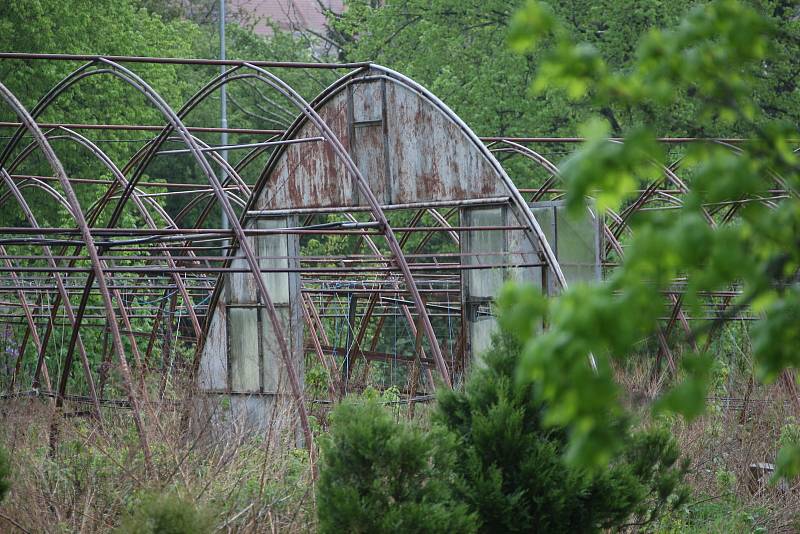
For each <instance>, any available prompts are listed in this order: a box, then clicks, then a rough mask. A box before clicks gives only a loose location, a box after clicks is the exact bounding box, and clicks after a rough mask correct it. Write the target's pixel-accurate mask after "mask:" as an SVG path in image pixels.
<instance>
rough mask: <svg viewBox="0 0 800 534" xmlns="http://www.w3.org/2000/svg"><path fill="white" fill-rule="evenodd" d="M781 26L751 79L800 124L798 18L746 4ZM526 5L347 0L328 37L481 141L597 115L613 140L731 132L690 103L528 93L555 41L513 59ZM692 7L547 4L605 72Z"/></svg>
mask: <svg viewBox="0 0 800 534" xmlns="http://www.w3.org/2000/svg"><path fill="white" fill-rule="evenodd" d="M750 3H751V4H752V5H753V6H755V7H756V8H757V9H758V10H759V12H760V13H762V14H763V15H764V16H766V17H768V18H769V19H770V20H771V21H773V23H774V24H775V25H776V27H777V28H779V30H780V31H779V32H777V33H776V34H774V35H773V45H774V48H775V50H776V52H777V54H774V55H771V56H770V57H769V59H768V61H766V62H765V63H764V64H763V70H761V72H759V73H757V76H756V77H755V80H754V82H755V84H754V91H755V94H754V101H755V102H756V103H757V104H758V106H759V108H760V109H762V110H763V111H764V112H765V114H766V115H768V116H771V117H777V118H783V119H785V120H789V121H794V122H795V123H797V122H800V101H798V99H797V98H796V93H795V90H796V87H797V73H798V72H799V71H800V40H798V35H800V21H799V20H798V17H797V12H796V7H794V6H795V3H794V2H792V1H791V0H784V1H778V0H752V1H751V2H750ZM524 4H525V3H524V1H523V0H514V1H511V2H508V1H503V0H432V1H431V0H387V1H386V2H375V1H372V0H350V1H348V2H347V10H346V11H345V12H344V14H342V15H333V14H331V15H330V17H331V23H332V27H333V32H332V38H333V39H335V40H336V41H337V42H338V43H340V46H341V50H342V59H346V60H352V61H367V60H370V61H375V62H377V63H381V64H384V65H386V66H389V67H392V68H394V69H397V70H399V71H400V72H403V73H404V74H406V75H408V76H410V77H412V78H414V79H415V80H417V81H418V82H420V83H422V84H423V85H425V86H427V87H428V88H429V89H431V90H432V91H433V93H434V94H436V95H437V96H439V97H440V98H442V99H443V100H444V101H445V102H446V103H447V104H448V105H450V106H451V107H452V108H453V110H454V111H455V112H456V113H458V114H459V115H460V116H461V117H462V118H463V119H464V120H465V121H466V122H467V124H469V125H470V126H471V127H472V128H473V129H474V130H475V131H476V132H477V133H478V134H479V135H489V136H491V135H509V136H514V135H523V136H525V135H536V136H547V135H566V136H574V135H575V133H576V128H577V126H578V125H579V124H580V123H581V122H582V121H584V120H586V119H588V118H589V117H591V116H593V115H594V114H595V113H596V112H599V113H600V114H601V115H602V116H603V117H605V118H606V119H607V120H608V121H609V123H610V124H611V131H612V133H613V134H614V135H622V133H623V132H624V131H625V130H626V129H627V128H630V127H632V126H635V125H637V124H640V123H642V122H643V121H646V122H647V124H649V125H651V126H652V127H653V129H654V130H655V131H657V132H658V134H659V135H664V136H667V135H679V136H683V135H690V136H694V135H697V136H702V135H717V134H722V133H723V132H724V133H725V134H726V135H731V133H732V130H731V128H730V127H727V126H725V127H723V128H721V129H720V128H716V127H715V125H713V124H709V123H700V122H697V121H695V120H694V114H695V111H696V110H697V107H696V104H695V102H694V101H693V100H692V99H683V98H676V99H675V100H674V101H673V102H670V103H669V105H668V106H661V107H650V106H630V105H628V103H626V102H623V101H619V100H617V101H607V102H604V103H603V105H602V106H601V107H596V106H595V104H596V102H592V101H589V100H570V99H569V98H567V97H566V95H564V94H562V93H560V92H557V91H551V90H547V89H546V88H543V89H545V90H542V91H539V92H537V93H535V94H533V95H531V94H530V93H529V92H528V90H527V89H528V87H529V86H530V85H531V83H532V81H533V79H534V78H535V77H536V74H537V71H538V68H539V66H540V64H541V61H542V59H543V58H544V56H545V55H546V54H547V52H548V51H549V50H552V49H553V48H554V47H555V46H556V43H555V41H553V40H550V39H543V40H542V42H540V43H539V44H540V46H539V47H538V48H536V49H532V48H526V49H525V50H524V53H521V54H514V53H513V52H512V51H511V50H509V49H508V47H507V46H506V38H507V36H508V32H509V28H510V27H511V25H512V19H513V18H514V13H515V12H517V11H518V10H519V9H520V8H521V7H522V6H523V5H524ZM702 4H703V2H702V1H698V0H671V1H669V2H664V1H662V0H552V1H551V2H549V8H550V10H551V12H552V14H553V16H554V17H556V18H557V19H558V21H559V25H560V28H561V29H562V31H563V32H564V33H565V35H566V36H569V38H570V39H572V40H575V41H578V42H582V43H585V44H587V45H590V46H591V48H592V50H593V51H594V53H596V55H597V56H598V57H599V58H602V60H603V62H604V64H605V65H607V66H608V68H609V69H612V70H616V71H620V72H625V71H627V70H629V69H630V68H631V67H632V65H633V64H634V63H635V61H636V58H637V44H638V42H639V40H640V39H641V37H642V36H643V35H644V34H646V33H647V32H648V31H650V30H652V29H664V28H669V27H673V26H675V25H676V24H677V23H678V22H679V21H680V20H681V17H682V16H684V15H685V14H686V13H687V12H688V11H689V10H690V9H691V8H692V7H693V6H697V5H702Z"/></svg>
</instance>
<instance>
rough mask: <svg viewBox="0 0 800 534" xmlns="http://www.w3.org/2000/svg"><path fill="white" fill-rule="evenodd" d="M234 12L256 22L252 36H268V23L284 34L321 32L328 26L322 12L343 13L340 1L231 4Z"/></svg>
mask: <svg viewBox="0 0 800 534" xmlns="http://www.w3.org/2000/svg"><path fill="white" fill-rule="evenodd" d="M230 1H231V7H233V8H234V9H235V10H237V11H242V12H250V13H252V15H253V17H254V18H255V19H256V20H257V21H258V22H257V24H256V25H255V28H254V30H255V32H256V33H259V34H265V33H270V27H269V20H272V21H274V22H276V23H278V25H279V26H280V27H281V28H284V29H286V30H312V31H314V32H322V31H324V30H325V28H326V26H327V20H326V19H325V13H324V11H325V10H326V9H330V10H332V11H334V12H336V13H341V12H343V11H344V1H343V0H230Z"/></svg>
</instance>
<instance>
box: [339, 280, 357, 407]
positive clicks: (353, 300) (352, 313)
mask: <svg viewBox="0 0 800 534" xmlns="http://www.w3.org/2000/svg"><path fill="white" fill-rule="evenodd" d="M349 301H350V302H349V309H348V310H347V335H346V337H345V339H346V341H345V345H344V363H343V365H342V386H343V391H342V396H344V395H345V394H346V393H347V382H348V380H349V379H350V363H351V361H352V357H351V353H352V350H353V348H354V347H355V338H356V337H355V335H354V334H355V330H356V309H357V306H358V296H357V295H356V294H355V293H350V299H349Z"/></svg>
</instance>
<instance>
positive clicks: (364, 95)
mask: <svg viewBox="0 0 800 534" xmlns="http://www.w3.org/2000/svg"><path fill="white" fill-rule="evenodd" d="M382 84H383V82H381V81H368V82H360V83H354V84H352V85H351V86H350V87H351V89H350V91H351V98H352V99H353V121H354V122H355V123H360V122H372V121H380V120H382V117H383V91H382Z"/></svg>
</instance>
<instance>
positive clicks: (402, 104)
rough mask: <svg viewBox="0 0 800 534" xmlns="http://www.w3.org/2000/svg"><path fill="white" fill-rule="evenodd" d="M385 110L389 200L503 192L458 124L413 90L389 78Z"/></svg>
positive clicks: (452, 197) (488, 194) (459, 196)
mask: <svg viewBox="0 0 800 534" xmlns="http://www.w3.org/2000/svg"><path fill="white" fill-rule="evenodd" d="M386 112H387V118H386V120H387V128H388V147H389V150H388V152H389V160H390V162H391V175H392V176H391V179H392V203H407V202H419V201H425V200H433V199H436V200H465V199H472V198H486V197H496V196H501V195H502V194H503V193H505V190H504V187H503V185H502V181H501V180H500V179H499V178H498V176H497V174H496V172H495V171H494V169H492V168H491V166H490V165H489V163H488V161H487V160H486V159H485V158H484V156H483V155H482V154H481V153H480V151H479V150H478V149H477V148H476V147H475V146H474V145H473V144H472V143H471V142H470V140H469V139H468V138H467V137H466V135H464V133H463V132H462V131H461V130H460V128H459V127H458V125H456V124H455V123H454V122H452V121H451V120H450V119H448V118H447V117H445V115H444V114H443V113H441V112H440V111H439V110H438V109H437V108H436V107H434V106H433V104H431V103H430V102H428V101H427V100H425V99H423V98H421V97H420V96H419V95H418V94H417V93H415V92H413V91H411V90H410V89H408V88H406V87H403V86H401V85H399V84H396V83H389V84H387V88H386Z"/></svg>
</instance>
